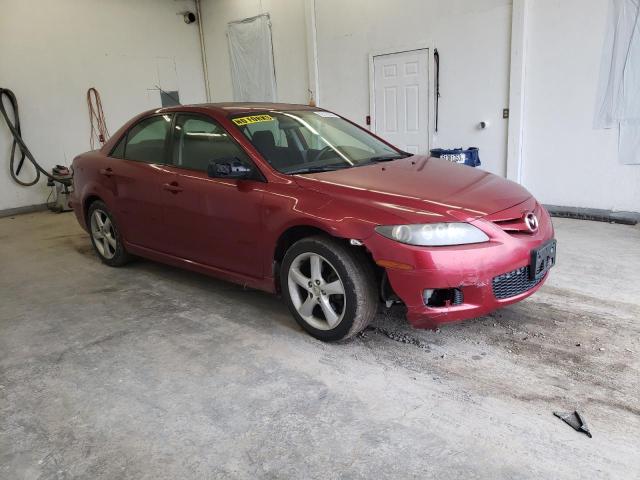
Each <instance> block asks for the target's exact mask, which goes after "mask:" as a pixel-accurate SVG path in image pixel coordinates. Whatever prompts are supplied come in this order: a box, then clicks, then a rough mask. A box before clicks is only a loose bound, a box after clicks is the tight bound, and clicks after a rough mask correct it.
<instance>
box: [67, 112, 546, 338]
mask: <svg viewBox="0 0 640 480" xmlns="http://www.w3.org/2000/svg"><path fill="white" fill-rule="evenodd" d="M73 172H74V192H73V197H72V200H71V204H72V206H73V209H74V211H75V214H76V216H77V218H78V221H79V222H80V224H81V225H82V227H83V228H85V229H86V230H87V231H88V232H89V234H90V237H91V241H92V243H93V246H94V248H95V251H96V253H97V255H98V256H99V257H100V259H101V260H102V261H103V262H104V263H105V264H107V265H110V266H114V267H115V266H121V265H124V264H125V263H126V262H127V261H128V260H129V259H130V258H131V256H140V257H146V258H149V259H152V260H156V261H159V262H163V263H167V264H171V265H175V266H178V267H183V268H186V269H189V270H195V271H197V272H201V273H204V274H208V275H212V276H215V277H219V278H222V279H225V280H228V281H232V282H236V283H239V284H242V285H245V286H247V287H251V288H256V289H260V290H265V291H268V292H273V293H279V294H281V295H282V297H283V298H284V300H285V302H286V303H287V305H288V307H289V309H290V311H291V313H292V315H293V316H294V318H295V319H296V321H297V322H298V323H299V324H300V325H301V326H302V328H304V329H305V330H306V331H307V332H309V333H310V334H311V335H313V336H314V337H316V338H318V339H321V340H326V341H332V340H340V339H343V338H348V337H351V336H353V335H355V334H356V333H358V332H359V331H361V330H362V329H363V328H365V326H366V325H367V324H368V323H369V322H370V321H371V320H372V319H373V318H374V316H375V314H376V311H377V309H378V307H379V305H380V304H381V303H386V305H387V306H389V305H391V304H392V303H402V304H404V305H405V307H406V312H407V313H406V314H407V318H408V320H409V322H410V323H411V324H412V325H413V326H414V327H417V328H434V327H436V326H438V325H441V324H443V323H446V322H451V321H458V320H463V319H467V318H472V317H477V316H480V315H483V314H486V313H488V312H490V311H492V310H494V309H496V308H499V307H503V306H505V305H508V304H511V303H514V302H517V301H520V300H522V299H524V298H525V297H527V296H529V295H531V294H532V293H533V292H535V291H536V290H537V289H538V288H540V286H541V285H542V284H543V283H544V281H545V279H546V277H547V274H548V271H549V269H550V268H551V267H552V266H553V264H554V263H555V255H556V242H555V240H554V232H553V226H552V224H551V220H550V218H549V215H548V213H547V212H546V211H545V209H544V208H543V207H542V206H541V205H540V204H538V203H537V202H536V200H535V199H534V198H533V197H532V196H531V194H530V193H529V192H528V191H527V190H525V189H524V188H523V187H521V186H520V185H518V184H516V183H513V182H511V181H508V180H505V179H503V178H500V177H498V176H496V175H492V174H490V173H487V172H484V171H482V170H479V169H475V168H472V167H468V166H464V165H457V164H453V163H450V162H448V161H446V160H441V159H436V158H430V157H427V156H423V155H414V154H410V153H407V152H404V151H402V150H399V149H398V148H396V147H394V146H393V145H390V144H389V143H387V142H385V141H384V140H382V139H380V138H378V137H376V136H375V135H373V134H372V133H370V132H369V131H367V130H365V129H363V128H361V127H360V126H358V125H356V124H354V123H352V122H350V121H349V120H346V119H344V118H342V117H340V116H339V115H336V114H334V113H332V112H329V111H326V110H322V109H319V108H312V107H308V106H302V105H286V104H261V103H255V104H246V103H226V104H207V105H192V106H177V107H171V108H163V109H159V110H154V111H150V112H146V113H143V114H141V115H139V116H137V117H135V118H134V119H132V120H131V121H129V122H128V123H127V124H126V125H124V126H123V127H122V128H121V129H120V130H119V131H118V132H117V133H116V134H115V135H114V136H113V137H112V138H111V139H110V140H109V141H108V142H107V143H106V144H105V145H104V146H103V147H102V148H101V149H100V150H97V151H91V152H87V153H83V154H81V155H79V156H78V157H76V158H75V159H74V161H73Z"/></svg>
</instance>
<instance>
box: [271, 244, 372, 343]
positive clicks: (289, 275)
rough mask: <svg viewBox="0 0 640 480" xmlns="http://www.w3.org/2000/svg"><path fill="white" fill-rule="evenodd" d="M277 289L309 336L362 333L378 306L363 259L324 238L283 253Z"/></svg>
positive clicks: (331, 337) (327, 337)
mask: <svg viewBox="0 0 640 480" xmlns="http://www.w3.org/2000/svg"><path fill="white" fill-rule="evenodd" d="M280 281H281V289H282V292H283V295H284V297H285V300H286V302H287V305H288V307H289V310H290V311H291V313H292V314H293V316H294V317H295V319H296V321H297V322H298V323H299V324H300V326H301V327H302V328H304V329H305V330H306V331H307V332H309V333H310V334H311V335H313V336H314V337H316V338H318V339H320V340H324V341H335V340H341V339H345V338H349V337H352V336H353V335H355V334H357V333H358V332H360V331H361V330H362V329H364V328H365V327H366V326H367V325H368V324H369V322H370V321H371V320H372V319H373V317H374V316H375V313H376V310H377V307H378V298H377V293H376V292H377V289H376V286H375V276H374V272H373V269H372V268H371V265H370V263H369V260H368V259H367V258H366V257H365V255H364V254H363V253H362V252H360V251H357V250H355V249H353V248H349V247H347V246H346V245H344V244H343V243H342V242H339V241H337V240H334V239H332V238H329V237H322V236H317V237H309V238H305V239H302V240H299V241H298V242H296V243H295V244H293V245H292V246H291V247H290V248H289V250H287V253H286V254H285V257H284V260H283V262H282V270H281V274H280Z"/></svg>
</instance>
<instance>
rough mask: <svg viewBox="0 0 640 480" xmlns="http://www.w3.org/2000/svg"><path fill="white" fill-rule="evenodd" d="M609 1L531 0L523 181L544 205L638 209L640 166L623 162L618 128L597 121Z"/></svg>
mask: <svg viewBox="0 0 640 480" xmlns="http://www.w3.org/2000/svg"><path fill="white" fill-rule="evenodd" d="M607 5H608V2H607V1H605V0H562V1H558V0H535V1H533V2H530V5H529V9H528V17H527V22H528V25H527V29H528V32H529V33H528V35H527V39H526V41H527V53H526V57H525V58H526V60H525V62H526V74H525V90H524V91H525V115H524V151H523V183H524V184H525V186H527V188H529V189H530V190H531V191H532V193H533V194H534V195H536V196H537V197H538V198H539V199H540V200H541V201H542V202H544V203H547V204H552V205H565V206H576V207H591V208H603V209H611V210H623V211H624V210H627V211H635V212H640V165H623V164H621V163H620V162H619V160H618V156H617V140H618V132H617V130H595V129H593V127H592V124H593V117H594V109H595V105H596V90H597V86H598V76H599V72H600V70H599V69H600V58H601V53H602V45H603V42H604V35H605V30H606V21H607ZM639 88H640V87H639Z"/></svg>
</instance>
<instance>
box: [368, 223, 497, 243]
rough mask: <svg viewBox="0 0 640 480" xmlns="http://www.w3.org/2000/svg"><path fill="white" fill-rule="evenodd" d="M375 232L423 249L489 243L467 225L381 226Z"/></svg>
mask: <svg viewBox="0 0 640 480" xmlns="http://www.w3.org/2000/svg"><path fill="white" fill-rule="evenodd" d="M376 232H378V233H379V234H380V235H383V236H385V237H387V238H390V239H391V240H395V241H397V242H401V243H406V244H408V245H419V246H423V247H438V246H443V245H466V244H468V243H482V242H488V241H489V237H487V235H486V234H485V233H484V232H483V231H482V230H480V229H479V228H476V227H474V226H473V225H471V224H469V223H426V224H419V225H381V226H378V227H376Z"/></svg>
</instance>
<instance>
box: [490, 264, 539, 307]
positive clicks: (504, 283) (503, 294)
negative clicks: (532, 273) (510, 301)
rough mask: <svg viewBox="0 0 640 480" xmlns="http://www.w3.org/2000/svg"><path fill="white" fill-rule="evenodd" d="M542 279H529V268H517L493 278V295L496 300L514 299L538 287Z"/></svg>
mask: <svg viewBox="0 0 640 480" xmlns="http://www.w3.org/2000/svg"><path fill="white" fill-rule="evenodd" d="M543 278H544V277H541V278H539V279H538V280H531V279H530V278H529V266H528V265H527V266H526V267H520V268H517V269H515V270H513V271H511V272H507V273H503V274H502V275H498V276H497V277H494V278H493V294H494V295H495V297H496V298H497V299H503V298H509V297H515V296H516V295H519V294H521V293H523V292H526V291H527V290H531V289H532V288H533V287H535V286H536V285H538V284H539V283H540V282H541V281H542V279H543Z"/></svg>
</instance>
